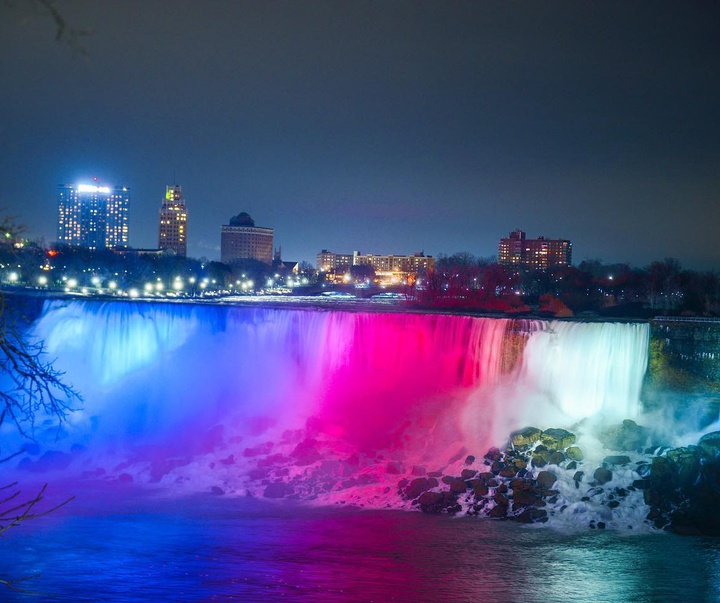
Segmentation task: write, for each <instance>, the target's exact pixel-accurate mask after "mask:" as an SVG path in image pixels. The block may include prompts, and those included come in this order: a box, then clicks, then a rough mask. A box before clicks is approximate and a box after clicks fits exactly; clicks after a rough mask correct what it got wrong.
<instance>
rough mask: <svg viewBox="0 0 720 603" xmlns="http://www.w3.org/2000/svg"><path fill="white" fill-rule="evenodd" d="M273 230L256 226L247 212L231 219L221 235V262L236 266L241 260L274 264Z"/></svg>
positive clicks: (224, 225) (224, 226) (223, 227)
mask: <svg viewBox="0 0 720 603" xmlns="http://www.w3.org/2000/svg"><path fill="white" fill-rule="evenodd" d="M273 249H274V247H273V229H272V228H266V227H263V226H255V221H254V220H253V219H252V218H251V217H250V216H249V215H248V214H246V213H245V212H242V213H239V214H238V215H237V216H233V217H232V218H230V223H229V224H223V226H222V230H221V233H220V261H221V262H223V263H224V264H234V263H236V262H238V261H240V260H257V261H259V262H263V263H264V264H268V265H270V264H272V260H273Z"/></svg>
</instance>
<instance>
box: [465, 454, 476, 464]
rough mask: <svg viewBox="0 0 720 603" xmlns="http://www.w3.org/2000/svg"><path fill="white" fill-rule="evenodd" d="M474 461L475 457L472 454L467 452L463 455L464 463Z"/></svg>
mask: <svg viewBox="0 0 720 603" xmlns="http://www.w3.org/2000/svg"><path fill="white" fill-rule="evenodd" d="M474 462H475V457H474V456H473V455H472V454H468V455H467V456H466V457H465V464H466V465H472V464H473V463H474Z"/></svg>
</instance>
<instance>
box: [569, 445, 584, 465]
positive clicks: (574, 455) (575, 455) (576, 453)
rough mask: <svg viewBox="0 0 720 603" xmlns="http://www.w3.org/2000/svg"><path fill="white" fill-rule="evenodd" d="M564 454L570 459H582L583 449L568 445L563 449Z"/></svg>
mask: <svg viewBox="0 0 720 603" xmlns="http://www.w3.org/2000/svg"><path fill="white" fill-rule="evenodd" d="M565 454H566V455H567V457H568V458H569V459H570V460H571V461H582V460H583V459H584V458H585V457H584V456H583V451H582V450H581V449H580V448H578V447H577V446H570V447H569V448H568V449H567V450H566V451H565Z"/></svg>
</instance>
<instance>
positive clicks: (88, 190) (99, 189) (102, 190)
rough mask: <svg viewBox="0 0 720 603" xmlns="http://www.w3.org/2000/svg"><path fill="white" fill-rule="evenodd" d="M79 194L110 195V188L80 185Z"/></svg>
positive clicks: (78, 186)
mask: <svg viewBox="0 0 720 603" xmlns="http://www.w3.org/2000/svg"><path fill="white" fill-rule="evenodd" d="M77 192H78V193H109V192H110V187H109V186H93V185H92V184H78V185H77Z"/></svg>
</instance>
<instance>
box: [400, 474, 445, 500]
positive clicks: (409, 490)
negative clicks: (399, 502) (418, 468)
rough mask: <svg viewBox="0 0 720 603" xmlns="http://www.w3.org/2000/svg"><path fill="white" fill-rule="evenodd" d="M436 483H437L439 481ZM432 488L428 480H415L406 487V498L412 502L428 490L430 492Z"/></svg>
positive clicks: (421, 478) (419, 478) (423, 478)
mask: <svg viewBox="0 0 720 603" xmlns="http://www.w3.org/2000/svg"><path fill="white" fill-rule="evenodd" d="M401 483H402V482H401ZM435 483H437V481H436V482H435ZM431 487H432V486H431V485H430V480H429V479H428V478H426V477H418V478H415V479H414V480H412V481H411V482H410V483H409V484H408V485H407V486H406V487H405V491H404V497H405V498H406V499H409V500H412V499H414V498H417V497H418V496H420V495H421V494H422V493H423V492H425V491H426V490H429V489H430V488H431Z"/></svg>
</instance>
